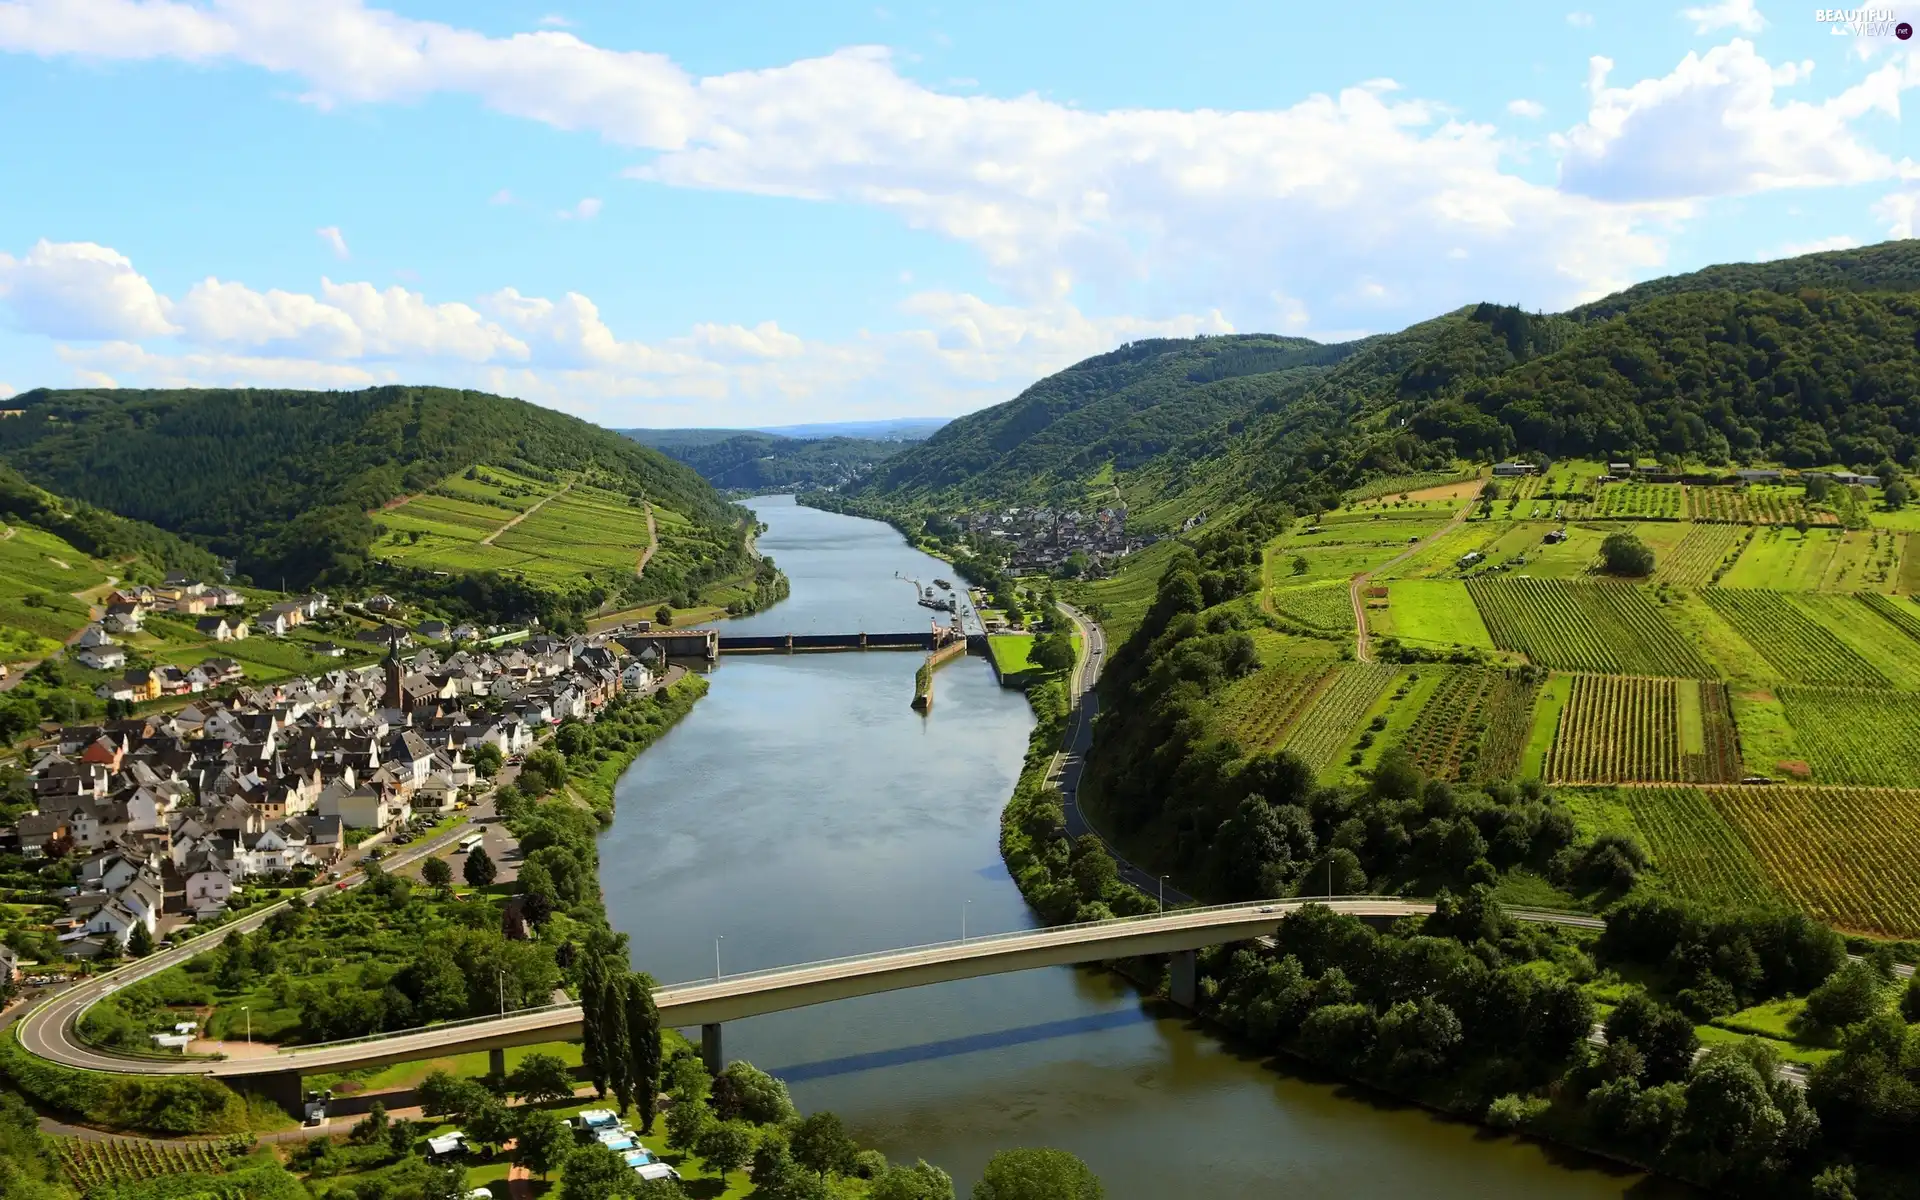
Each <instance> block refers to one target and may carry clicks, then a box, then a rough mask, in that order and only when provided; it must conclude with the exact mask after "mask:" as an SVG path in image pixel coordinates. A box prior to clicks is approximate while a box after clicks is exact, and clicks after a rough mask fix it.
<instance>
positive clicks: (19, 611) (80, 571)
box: [0, 525, 107, 662]
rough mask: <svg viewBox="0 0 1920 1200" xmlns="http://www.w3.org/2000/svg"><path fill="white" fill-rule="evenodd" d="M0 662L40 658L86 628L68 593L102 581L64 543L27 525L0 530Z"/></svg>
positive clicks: (102, 577)
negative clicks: (0, 535) (3, 531)
mask: <svg viewBox="0 0 1920 1200" xmlns="http://www.w3.org/2000/svg"><path fill="white" fill-rule="evenodd" d="M0 530H5V531H6V532H7V536H5V537H0V662H19V661H21V660H22V659H29V658H43V657H45V656H46V655H48V654H50V653H52V652H53V651H54V650H57V649H58V648H59V646H60V643H61V642H63V641H65V640H66V639H67V637H68V636H69V635H71V634H74V633H78V632H79V631H80V630H81V629H84V628H85V627H86V624H87V606H86V605H85V604H84V603H82V602H81V601H79V600H76V599H74V597H73V595H72V593H74V592H79V591H85V590H87V589H88V588H93V587H98V586H99V585H101V584H103V583H105V582H106V581H107V577H106V575H105V574H103V573H102V572H101V571H100V569H99V568H98V567H96V566H95V565H94V563H93V561H92V560H91V559H89V558H88V557H87V556H86V555H85V554H83V553H81V552H80V551H79V550H77V549H75V548H74V547H73V546H71V545H69V544H68V543H67V542H65V541H63V540H61V539H60V538H57V537H55V536H54V535H53V534H50V533H47V532H45V531H44V530H40V529H35V528H33V527H32V526H30V525H12V526H0Z"/></svg>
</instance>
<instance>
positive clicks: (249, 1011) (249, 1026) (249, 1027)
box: [240, 1004, 253, 1046]
mask: <svg viewBox="0 0 1920 1200" xmlns="http://www.w3.org/2000/svg"><path fill="white" fill-rule="evenodd" d="M240 1011H241V1012H243V1013H245V1014H247V1045H249V1046H251V1045H253V1006H252V1005H248V1004H242V1005H241V1006H240Z"/></svg>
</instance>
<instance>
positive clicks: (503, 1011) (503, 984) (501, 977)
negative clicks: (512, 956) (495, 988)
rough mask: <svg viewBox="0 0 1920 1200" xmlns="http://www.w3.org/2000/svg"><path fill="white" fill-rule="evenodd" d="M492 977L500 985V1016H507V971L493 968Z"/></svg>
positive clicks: (503, 968) (501, 968)
mask: <svg viewBox="0 0 1920 1200" xmlns="http://www.w3.org/2000/svg"><path fill="white" fill-rule="evenodd" d="M493 976H494V979H495V980H496V981H498V982H499V984H500V1015H501V1016H503V1017H504V1016H506V1015H507V969H506V968H505V967H495V968H494V969H493Z"/></svg>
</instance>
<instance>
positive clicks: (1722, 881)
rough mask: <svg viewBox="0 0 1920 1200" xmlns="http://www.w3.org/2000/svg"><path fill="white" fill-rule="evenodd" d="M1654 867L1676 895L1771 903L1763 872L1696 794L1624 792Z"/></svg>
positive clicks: (1693, 791) (1666, 790)
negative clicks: (1650, 853)
mask: <svg viewBox="0 0 1920 1200" xmlns="http://www.w3.org/2000/svg"><path fill="white" fill-rule="evenodd" d="M1620 794H1621V796H1622V797H1623V798H1624V799H1625V800H1626V803H1627V809H1628V811H1629V812H1631V813H1632V814H1633V823H1634V824H1635V825H1636V826H1638V827H1639V830H1640V834H1641V836H1642V837H1644V838H1645V839H1646V842H1647V849H1648V850H1649V851H1651V852H1652V854H1653V865H1654V866H1655V867H1657V868H1658V869H1659V871H1660V877H1661V878H1662V879H1664V880H1665V881H1666V883H1667V886H1668V887H1669V888H1670V889H1672V890H1673V892H1674V893H1675V894H1676V895H1679V896H1680V897H1682V898H1684V899H1688V900H1697V901H1700V902H1701V903H1704V904H1714V905H1726V906H1729V907H1750V906H1758V905H1763V904H1766V903H1767V902H1769V901H1771V900H1773V899H1774V892H1773V889H1772V887H1770V886H1769V885H1768V883H1767V876H1766V872H1765V871H1764V870H1763V869H1762V868H1761V866H1760V864H1759V863H1758V862H1757V861H1755V859H1754V857H1753V854H1752V853H1751V852H1750V851H1748V849H1747V847H1746V844H1745V843H1744V842H1742V841H1741V840H1740V836H1739V835H1738V834H1737V833H1735V832H1734V830H1733V829H1732V828H1730V827H1729V826H1728V824H1727V822H1726V820H1725V819H1724V818H1723V817H1721V815H1720V814H1719V812H1718V811H1716V810H1715V808H1714V807H1713V805H1712V804H1710V803H1708V801H1707V798H1706V796H1705V795H1703V794H1702V793H1701V791H1700V789H1698V788H1623V789H1621V793H1620Z"/></svg>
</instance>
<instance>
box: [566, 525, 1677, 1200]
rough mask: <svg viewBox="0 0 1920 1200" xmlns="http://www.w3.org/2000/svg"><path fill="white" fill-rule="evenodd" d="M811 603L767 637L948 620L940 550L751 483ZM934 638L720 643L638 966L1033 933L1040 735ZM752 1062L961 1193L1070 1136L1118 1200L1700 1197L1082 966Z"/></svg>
mask: <svg viewBox="0 0 1920 1200" xmlns="http://www.w3.org/2000/svg"><path fill="white" fill-rule="evenodd" d="M750 503H751V506H752V507H753V508H754V509H755V510H757V511H758V512H759V513H760V514H761V517H762V519H763V520H764V521H765V522H766V524H767V526H768V530H767V532H766V534H764V535H763V536H762V537H761V539H760V543H759V544H760V548H761V550H762V551H763V552H764V553H767V554H769V555H771V556H772V557H773V558H774V560H775V561H776V562H777V563H778V564H779V566H780V567H781V568H782V569H783V570H784V571H786V573H787V575H788V576H789V578H790V579H791V580H792V581H793V594H792V597H791V598H790V599H788V600H786V601H784V602H782V603H781V604H779V605H777V606H775V607H774V608H773V609H771V610H769V611H767V612H764V613H759V614H756V615H754V616H752V617H748V618H744V619H742V620H739V621H734V622H730V623H729V624H728V629H729V631H734V632H742V633H786V632H795V633H803V632H849V631H858V630H862V629H864V630H866V631H869V632H881V631H889V632H890V631H897V630H908V629H919V628H923V627H924V625H925V623H926V621H927V619H928V611H927V610H926V609H924V608H921V607H919V606H918V605H917V604H916V603H915V602H914V600H915V598H914V594H913V593H912V591H911V590H910V588H909V586H908V585H907V584H906V583H904V582H901V581H900V580H899V579H896V578H895V575H896V573H898V574H902V575H906V576H910V577H913V578H917V579H919V580H921V581H922V582H923V583H924V582H930V581H931V580H932V579H934V578H935V577H939V576H947V577H950V576H951V571H950V570H949V569H948V568H947V566H946V565H945V564H943V563H940V562H938V561H937V560H935V559H932V558H929V557H927V556H926V555H923V554H920V553H918V552H917V551H914V550H913V549H911V548H910V547H908V546H907V545H906V544H905V542H904V541H903V540H902V539H901V538H900V536H899V535H898V534H897V533H895V531H894V530H892V529H891V528H889V527H888V526H886V525H883V524H880V523H878V522H873V521H863V520H858V519H855V518H851V517H845V516H839V515H836V514H831V513H824V512H820V511H817V510H814V509H807V508H800V507H796V506H795V505H794V504H793V502H792V501H791V499H789V498H785V497H767V498H762V499H758V500H754V501H751V502H750ZM919 662H920V656H919V655H917V654H911V653H897V652H889V653H881V652H872V653H866V654H857V653H854V654H822V655H812V656H806V655H801V656H792V657H787V656H780V657H769V658H736V659H730V660H726V661H724V662H723V663H722V664H721V665H720V666H719V667H718V668H717V669H716V670H715V672H714V674H713V676H712V685H713V686H712V690H711V691H710V692H709V694H708V695H707V697H706V698H705V699H703V700H701V701H700V703H699V704H698V705H696V706H695V708H694V710H693V712H692V713H691V714H689V715H688V716H687V718H686V719H685V720H684V721H682V722H681V724H680V725H679V726H678V727H677V728H675V729H674V730H672V731H671V732H669V733H668V734H667V735H666V736H665V737H663V738H662V739H661V740H660V741H659V742H658V743H656V744H655V745H654V746H653V748H652V749H650V750H648V751H647V752H646V753H645V754H643V755H641V756H640V758H639V759H638V760H636V761H635V763H634V765H633V767H632V768H630V769H629V770H628V772H627V774H626V775H625V776H624V777H623V778H622V779H621V781H620V784H619V787H618V790H617V793H616V799H617V810H616V816H615V819H614V824H613V827H612V828H611V829H610V830H608V831H607V833H606V835H605V837H604V839H603V842H602V846H601V861H602V864H603V865H602V874H603V876H604V878H603V880H602V882H603V885H604V887H605V890H606V899H607V909H608V912H609V914H610V916H611V918H612V921H613V924H614V925H615V927H616V928H618V929H621V930H623V931H625V932H627V933H629V934H631V935H632V942H633V946H634V955H635V961H636V963H637V965H639V966H641V967H642V968H644V969H646V970H648V971H650V972H652V973H653V974H654V976H655V977H656V978H658V979H659V980H660V981H661V982H663V983H668V982H679V981H685V980H691V979H695V978H702V977H705V978H711V977H712V975H713V972H714V969H715V953H716V939H719V940H718V943H717V945H718V954H719V959H720V969H721V970H723V971H725V972H728V973H731V972H734V971H745V970H753V969H755V968H761V967H774V966H781V965H785V964H789V963H798V962H806V961H810V960H814V959H822V958H830V957H836V956H839V955H846V954H858V953H862V952H865V951H871V950H882V949H888V948H893V947H898V946H906V945H914V944H919V943H925V942H933V941H943V940H947V939H951V938H954V937H957V936H959V935H960V934H961V927H962V923H963V922H964V923H965V925H966V929H967V931H968V933H970V934H979V933H994V932H1000V931H1005V930H1012V929H1020V928H1027V927H1030V926H1031V925H1033V924H1034V923H1035V922H1034V920H1033V917H1032V915H1031V914H1030V913H1029V912H1028V910H1027V907H1026V905H1025V903H1024V902H1023V901H1022V900H1021V898H1020V894H1019V892H1018V891H1017V890H1016V889H1015V887H1014V885H1013V881H1012V880H1011V879H1010V878H1009V877H1008V875H1007V873H1006V870H1005V869H1004V868H1003V867H1002V865H1001V863H1000V855H999V850H998V845H997V830H998V815H999V812H1000V809H1001V807H1002V805H1004V804H1005V802H1006V800H1007V797H1008V795H1009V794H1010V792H1011V790H1012V787H1013V783H1014V780H1015V777H1016V776H1017V774H1018V772H1019V767H1020V761H1021V756H1022V753H1023V750H1024V748H1025V745H1026V741H1027V734H1028V731H1029V730H1030V729H1031V727H1032V718H1031V716H1030V714H1029V712H1028V710H1027V707H1026V704H1025V701H1024V700H1023V699H1022V698H1021V697H1020V696H1019V695H1018V694H1017V693H1015V692H1011V691H1003V690H1001V689H1000V688H999V687H998V686H997V685H996V684H995V683H994V680H993V676H992V673H991V672H990V671H989V670H988V668H987V667H986V666H985V665H984V664H983V663H981V662H979V661H977V660H966V661H962V662H957V663H954V664H952V665H950V666H948V667H946V668H945V669H943V670H942V671H941V672H940V673H939V675H938V677H937V679H936V688H935V704H934V707H933V710H932V712H931V713H930V714H929V715H927V716H925V717H922V716H921V715H919V714H917V713H915V712H913V711H912V710H911V709H910V708H909V707H908V703H909V701H910V700H911V699H912V695H913V675H914V670H915V668H916V667H917V666H918V665H919ZM725 1037H726V1050H727V1054H728V1056H729V1057H730V1058H744V1059H747V1060H748V1061H751V1062H753V1063H755V1064H757V1065H759V1066H761V1067H764V1068H766V1069H768V1070H771V1071H773V1072H774V1073H776V1074H778V1075H780V1076H782V1077H783V1078H785V1079H786V1080H787V1081H788V1083H789V1084H790V1086H791V1088H792V1090H793V1095H794V1099H795V1101H796V1102H797V1103H798V1104H799V1105H800V1106H801V1108H802V1109H803V1110H807V1111H813V1110H816V1109H831V1110H833V1111H835V1112H837V1113H839V1114H840V1115H841V1116H842V1117H843V1118H845V1120H846V1121H847V1123H848V1125H849V1127H850V1128H851V1129H852V1130H853V1132H854V1134H855V1136H856V1137H857V1138H858V1139H859V1140H860V1141H861V1142H862V1143H863V1144H866V1145H871V1146H874V1147H876V1148H878V1149H880V1150H882V1151H884V1152H885V1153H886V1154H887V1155H888V1157H889V1158H893V1159H905V1160H907V1161H911V1160H913V1159H914V1158H926V1159H928V1160H929V1161H931V1162H934V1163H937V1164H939V1165H940V1166H941V1167H943V1168H945V1169H946V1170H948V1171H950V1172H951V1173H952V1174H953V1176H954V1180H955V1183H956V1184H957V1185H958V1187H959V1189H960V1195H961V1196H963V1197H964V1196H965V1195H966V1194H967V1191H968V1189H969V1188H970V1187H971V1186H972V1183H973V1181H974V1180H975V1179H976V1178H977V1177H978V1175H979V1173H980V1170H981V1168H982V1167H983V1166H984V1165H985V1163H986V1161H987V1159H988V1158H989V1157H991V1155H992V1154H993V1152H994V1151H995V1150H998V1149H1002V1148H1005V1147H1010V1146H1020V1145H1047V1146H1058V1147H1061V1148H1063V1149H1067V1150H1071V1151H1073V1152H1074V1153H1076V1154H1078V1155H1079V1156H1080V1157H1082V1158H1084V1159H1085V1160H1086V1161H1087V1162H1088V1163H1089V1164H1090V1165H1091V1166H1092V1167H1093V1169H1094V1170H1095V1171H1096V1172H1098V1173H1099V1175H1100V1176H1101V1178H1102V1180H1103V1181H1104V1182H1105V1184H1106V1188H1107V1194H1108V1196H1109V1197H1112V1198H1113V1200H1149V1198H1153V1200H1165V1198H1167V1197H1186V1196H1195V1197H1209V1198H1211V1200H1242V1198H1246V1200H1252V1198H1254V1197H1262V1198H1264V1197H1271V1196H1274V1195H1277V1194H1281V1192H1282V1191H1283V1189H1284V1190H1285V1191H1288V1192H1294V1193H1296V1194H1303V1195H1336V1194H1337V1195H1344V1196H1360V1197H1408V1198H1412V1197H1421V1198H1423V1200H1434V1198H1447V1197H1459V1198H1460V1200H1468V1198H1469V1197H1472V1198H1475V1200H1479V1198H1484V1197H1505V1196H1511V1197H1521V1196H1528V1197H1532V1196H1548V1195H1550V1196H1557V1197H1577V1198H1589V1197H1590V1198H1595V1200H1598V1198H1600V1197H1619V1196H1626V1195H1635V1196H1668V1195H1672V1196H1679V1195H1687V1194H1690V1193H1687V1192H1685V1191H1683V1190H1681V1189H1677V1188H1669V1187H1668V1186H1667V1185H1665V1184H1663V1183H1661V1182H1659V1181H1657V1180H1651V1179H1648V1178H1646V1177H1644V1176H1642V1175H1639V1174H1635V1173H1628V1172H1623V1171H1619V1170H1615V1169H1611V1168H1609V1167H1606V1166H1604V1165H1601V1164H1597V1163H1594V1162H1592V1161H1589V1160H1586V1159H1584V1158H1580V1157H1578V1156H1571V1155H1567V1154H1563V1153H1560V1152H1558V1151H1555V1150H1553V1149H1552V1148H1549V1147H1542V1146H1538V1145H1535V1144H1531V1143H1527V1142H1523V1141H1519V1140H1516V1139H1512V1138H1505V1137H1495V1136H1491V1135H1489V1134H1488V1133H1486V1132H1485V1131H1483V1130H1480V1129H1478V1128H1475V1127H1473V1126H1470V1125H1466V1124H1462V1123H1458V1122H1453V1121H1446V1120H1440V1119H1437V1118H1435V1117H1433V1116H1431V1115H1430V1114H1428V1113H1426V1112H1424V1111H1422V1110H1420V1109H1416V1108H1412V1107H1410V1106H1405V1105H1401V1104H1397V1103H1394V1102H1392V1101H1389V1100H1383V1099H1381V1098H1379V1097H1375V1096H1372V1095H1368V1094H1365V1093H1362V1092H1360V1091H1358V1090H1356V1089H1353V1088H1350V1087H1347V1086H1345V1085H1342V1084H1339V1083H1337V1082H1331V1081H1327V1080H1324V1079H1319V1078H1315V1077H1311V1076H1304V1075H1302V1074H1300V1073H1298V1072H1297V1071H1295V1070H1294V1069H1292V1068H1290V1067H1288V1066H1286V1065H1283V1064H1272V1063H1265V1062H1261V1061H1258V1060H1255V1059H1251V1058H1243V1057H1241V1056H1238V1055H1236V1054H1234V1053H1233V1052H1232V1051H1230V1050H1229V1049H1227V1048H1226V1047H1224V1046H1223V1045H1222V1044H1221V1043H1220V1042H1218V1041H1217V1040H1216V1039H1215V1038H1214V1037H1212V1036H1210V1035H1209V1034H1208V1033H1206V1032H1205V1031H1203V1030H1200V1029H1198V1028H1197V1027H1195V1026H1194V1025H1193V1024H1192V1023H1191V1022H1189V1021H1187V1020H1185V1019H1181V1018H1178V1017H1174V1016H1169V1015H1166V1014H1164V1013H1162V1012H1161V1011H1160V1010H1159V1009H1157V1008H1155V1007H1154V1006H1152V1005H1150V1004H1148V1003H1146V1002H1143V1001H1142V999H1141V998H1140V996H1139V995H1138V993H1136V992H1135V991H1134V990H1133V989H1132V988H1130V987H1127V986H1126V985H1124V984H1123V983H1121V982H1119V981H1118V980H1116V979H1114V978H1112V977H1110V976H1107V975H1104V974H1101V973H1098V972H1095V971H1092V970H1074V969H1067V968H1058V969H1049V970H1041V971H1029V972H1024V973H1021V974H1016V975H1005V976H1000V977H997V978H991V979H978V980H968V981H963V982H959V983H950V984H942V985H939V986H935V987H928V988H921V989H917V990H913V991H906V992H896V993H893V994H890V995H884V996H870V997H865V998H862V999H857V1000H848V1001H842V1002H839V1003H835V1004H828V1005H821V1006H818V1007H814V1008H809V1009H802V1010H799V1011H795V1012H789V1013H780V1014H775V1015H772V1016H766V1017H758V1018H754V1019H752V1020H748V1021H740V1022H736V1023H733V1024H730V1025H728V1026H727V1027H726V1032H725Z"/></svg>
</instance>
